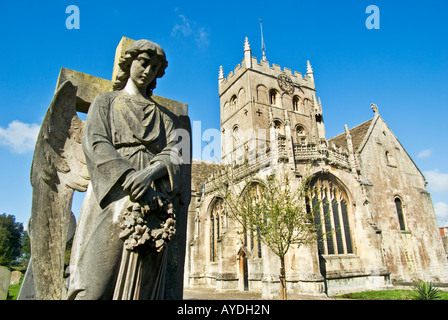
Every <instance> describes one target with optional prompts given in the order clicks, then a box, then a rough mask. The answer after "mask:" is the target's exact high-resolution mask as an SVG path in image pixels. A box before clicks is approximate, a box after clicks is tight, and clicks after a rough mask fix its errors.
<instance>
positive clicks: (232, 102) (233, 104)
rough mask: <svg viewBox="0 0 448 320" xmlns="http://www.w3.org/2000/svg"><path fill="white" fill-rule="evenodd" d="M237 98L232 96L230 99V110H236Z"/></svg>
mask: <svg viewBox="0 0 448 320" xmlns="http://www.w3.org/2000/svg"><path fill="white" fill-rule="evenodd" d="M237 103H238V101H237V98H236V95H233V96H232V98H231V99H230V107H231V108H232V110H236V108H237Z"/></svg>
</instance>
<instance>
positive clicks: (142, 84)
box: [30, 40, 191, 300]
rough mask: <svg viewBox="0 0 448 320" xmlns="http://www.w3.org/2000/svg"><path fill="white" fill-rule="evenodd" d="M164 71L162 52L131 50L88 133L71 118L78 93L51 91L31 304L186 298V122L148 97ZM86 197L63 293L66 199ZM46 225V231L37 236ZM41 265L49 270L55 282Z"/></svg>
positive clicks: (141, 45) (40, 153)
mask: <svg viewBox="0 0 448 320" xmlns="http://www.w3.org/2000/svg"><path fill="white" fill-rule="evenodd" d="M167 66H168V62H167V60H166V56H165V52H164V51H163V49H162V48H161V47H160V46H159V45H157V44H155V43H154V42H151V41H148V40H139V41H135V42H134V43H133V44H132V45H131V46H130V47H129V48H128V50H126V53H125V54H124V56H123V57H122V59H121V60H120V63H119V68H120V71H119V73H118V76H117V79H116V81H115V83H114V86H113V91H110V92H103V93H101V94H99V95H98V96H97V97H96V98H95V99H94V100H93V102H92V104H91V105H90V107H89V110H88V114H87V119H86V121H85V124H84V122H83V121H81V120H80V119H79V118H78V117H77V116H76V112H75V109H74V99H75V98H76V88H75V87H74V86H73V85H72V84H71V83H70V82H66V83H64V84H62V85H61V87H60V88H59V89H58V90H57V92H56V94H55V97H54V99H53V101H52V104H51V106H50V108H49V111H48V112H47V116H46V118H45V119H44V122H43V124H42V128H41V134H40V136H39V141H38V143H37V145H36V152H35V157H34V160H33V169H32V181H33V213H32V218H31V220H30V230H31V232H30V238H31V242H32V254H33V245H34V246H35V247H39V248H38V250H36V252H37V253H39V257H34V255H33V257H32V262H33V263H32V266H33V269H34V277H35V279H34V280H35V281H34V282H35V283H40V284H42V287H44V288H42V289H40V288H37V286H36V298H37V299H40V298H47V299H60V298H63V299H64V298H66V299H69V300H72V299H84V300H98V299H135V300H137V299H141V300H142V299H182V294H183V268H184V259H185V241H186V225H187V212H188V205H189V203H190V196H191V166H190V164H191V158H190V157H191V144H190V140H189V139H190V136H189V135H190V134H191V127H190V120H189V118H188V116H185V115H178V114H175V113H173V111H172V110H170V109H169V108H168V107H165V106H163V105H162V104H161V103H159V102H157V101H159V100H157V99H156V97H153V95H152V92H153V90H154V88H155V87H156V82H157V79H158V78H161V77H162V76H163V75H164V73H165V69H166V67H167ZM47 118H48V119H47ZM179 141H182V142H183V143H182V146H183V147H182V148H179V143H178V142H179ZM186 149H187V150H186ZM35 189H36V190H35ZM86 189H87V191H86V194H85V198H84V202H83V204H82V208H81V212H80V215H79V221H78V223H77V226H76V233H75V235H74V239H73V244H72V249H71V257H70V268H69V269H70V276H69V279H68V281H67V286H68V287H67V292H66V294H65V292H64V290H63V289H61V288H62V286H63V285H62V281H63V280H62V278H63V277H62V272H63V271H62V268H61V266H62V267H63V259H61V258H62V257H63V250H64V248H65V241H66V238H67V234H68V233H69V232H68V231H67V230H68V229H69V228H68V225H70V224H69V222H68V221H69V220H70V219H69V217H71V211H70V206H71V197H72V195H73V190H79V191H84V190H86ZM34 208H35V209H34ZM55 212H57V214H55ZM38 220H40V223H36V222H37V221H38ZM43 221H47V225H48V228H47V229H46V230H42V229H41V228H37V227H34V226H40V227H41V226H42V225H45V223H43ZM54 232H57V233H58V238H57V239H56V241H54V238H53V233H54ZM45 239H47V240H51V241H47V242H45ZM33 243H34V244H33ZM45 250H46V251H47V253H46V254H42V252H44V251H45ZM50 256H51V257H50ZM53 256H54V257H53ZM50 258H51V259H52V260H49V259H50ZM45 261H47V262H49V261H51V263H53V261H55V266H57V267H55V268H53V269H54V270H53V271H52V273H51V274H50V273H48V271H46V270H45V267H44V266H45ZM48 265H49V264H47V266H48ZM56 270H57V272H56ZM36 278H37V279H38V280H36ZM55 279H56V280H55ZM50 282H51V283H52V285H49V283H50ZM41 291H42V292H44V293H43V294H40V293H38V292H41ZM50 291H51V292H54V294H53V293H52V294H49V293H47V292H50Z"/></svg>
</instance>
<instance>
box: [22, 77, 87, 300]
mask: <svg viewBox="0 0 448 320" xmlns="http://www.w3.org/2000/svg"><path fill="white" fill-rule="evenodd" d="M76 91H77V88H76V87H75V86H74V85H73V84H72V83H71V82H69V81H66V82H64V83H63V84H61V85H60V87H59V88H58V89H57V91H56V92H55V95H54V97H53V100H52V102H51V104H50V106H49V108H48V110H47V113H46V115H45V117H44V119H43V121H42V125H41V129H40V132H39V136H38V139H37V142H36V147H35V151H34V158H33V163H32V168H31V185H32V187H33V202H32V209H31V219H30V222H29V235H30V240H31V254H32V258H31V261H32V270H33V276H34V290H35V297H36V299H38V300H41V299H44V300H45V299H52V300H53V299H56V300H58V299H61V298H62V297H63V295H64V289H63V288H64V282H63V271H64V256H65V248H66V243H67V241H68V240H69V239H67V238H68V236H69V230H70V229H71V228H70V221H73V213H72V212H71V204H72V198H73V192H74V190H78V191H85V190H86V189H87V185H88V181H89V178H88V171H87V167H86V164H85V158H84V153H83V151H82V147H81V138H82V134H83V129H84V122H83V121H82V120H81V119H79V117H78V116H77V114H76V107H75V103H76Z"/></svg>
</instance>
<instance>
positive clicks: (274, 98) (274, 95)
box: [269, 89, 279, 106]
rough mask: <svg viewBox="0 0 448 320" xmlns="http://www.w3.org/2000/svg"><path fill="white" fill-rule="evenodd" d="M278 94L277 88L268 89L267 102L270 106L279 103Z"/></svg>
mask: <svg viewBox="0 0 448 320" xmlns="http://www.w3.org/2000/svg"><path fill="white" fill-rule="evenodd" d="M278 96H279V94H278V92H277V90H275V89H271V90H269V103H270V104H271V105H272V106H277V105H278V103H279V99H278Z"/></svg>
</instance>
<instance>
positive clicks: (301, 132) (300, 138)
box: [296, 124, 306, 144]
mask: <svg viewBox="0 0 448 320" xmlns="http://www.w3.org/2000/svg"><path fill="white" fill-rule="evenodd" d="M296 138H297V143H300V144H306V132H305V128H304V127H303V126H302V125H300V124H298V125H297V126H296Z"/></svg>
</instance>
